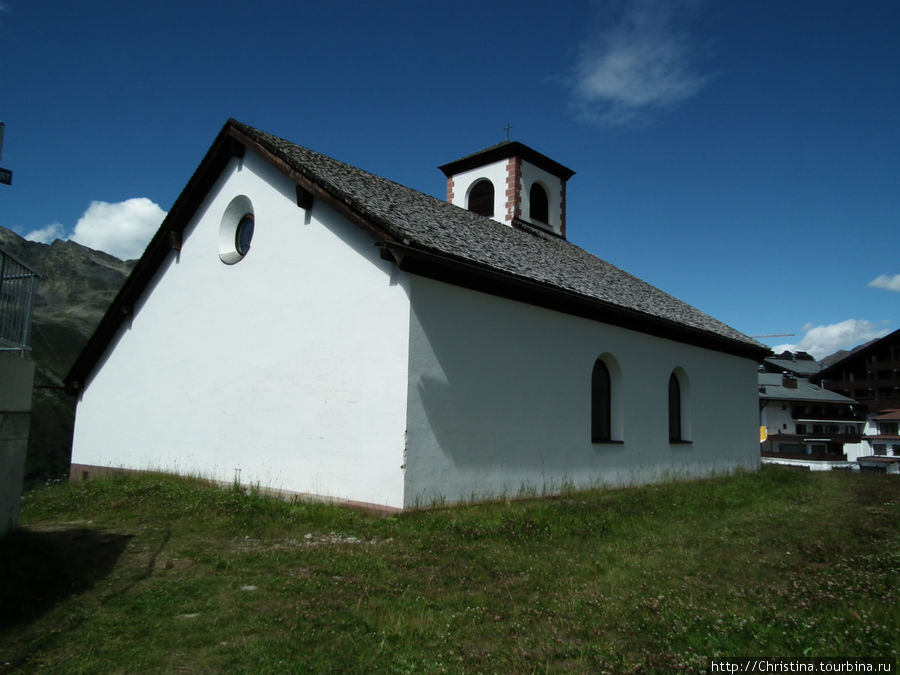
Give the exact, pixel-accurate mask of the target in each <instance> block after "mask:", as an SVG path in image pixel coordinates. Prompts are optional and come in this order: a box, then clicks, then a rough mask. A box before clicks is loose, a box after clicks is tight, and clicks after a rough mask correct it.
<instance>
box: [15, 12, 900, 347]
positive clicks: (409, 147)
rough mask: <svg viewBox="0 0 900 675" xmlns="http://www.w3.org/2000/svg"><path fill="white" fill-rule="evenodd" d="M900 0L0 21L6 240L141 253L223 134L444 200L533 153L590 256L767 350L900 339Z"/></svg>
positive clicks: (573, 235) (58, 15)
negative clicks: (244, 130)
mask: <svg viewBox="0 0 900 675" xmlns="http://www.w3.org/2000/svg"><path fill="white" fill-rule="evenodd" d="M898 35H900V3H898V2H895V1H894V0H884V1H880V2H865V1H863V2H849V1H846V2H831V1H828V0H821V1H811V0H794V1H792V2H784V1H783V0H772V1H767V0H753V1H752V2H751V1H750V0H747V1H744V2H738V1H733V2H721V1H714V0H686V1H683V2H682V1H680V0H670V1H666V2H662V1H651V0H635V1H631V2H613V1H610V2H599V3H595V2H589V1H587V0H570V1H569V2H566V3H560V2H558V0H557V1H555V2H551V1H547V2H543V1H539V2H538V1H531V2H523V1H522V0H519V1H516V2H507V1H497V2H489V1H486V0H480V1H477V2H476V1H472V2H470V1H468V0H462V1H458V2H455V3H423V2H393V1H390V0H388V1H385V2H377V3H376V2H341V1H332V2H328V3H324V2H286V1H284V2H282V1H277V0H256V1H255V2H252V3H249V2H248V3H237V2H228V1H227V0H225V1H223V0H219V1H216V2H207V1H198V2H185V1H184V0H182V1H180V2H169V1H167V0H161V1H159V2H154V3H125V2H120V1H118V0H117V1H114V2H113V1H102V0H97V1H94V2H71V1H70V0H66V1H65V2H63V1H60V0H0V63H2V64H3V65H2V68H0V120H2V121H3V122H5V124H6V132H5V137H4V143H3V148H2V160H0V166H2V167H4V168H7V169H10V170H12V171H13V184H12V186H0V225H2V226H4V227H7V228H10V229H12V230H14V231H16V232H18V233H19V234H21V235H23V236H29V237H30V238H32V239H35V240H41V241H51V240H52V239H53V238H54V237H59V238H70V237H71V238H73V239H75V240H76V241H80V242H81V243H84V244H85V245H89V246H92V247H94V248H99V249H102V250H106V251H108V252H111V253H113V254H117V255H120V256H124V257H133V256H135V255H136V253H135V252H138V253H139V252H140V250H142V246H143V244H144V243H146V241H148V240H149V236H150V235H151V234H152V231H153V230H154V229H155V228H156V226H157V225H158V224H159V222H160V220H161V218H162V217H163V216H164V213H165V211H166V210H168V208H169V207H170V206H171V205H172V203H173V202H174V200H175V199H176V197H177V196H178V193H179V192H180V190H181V189H182V187H183V186H184V184H185V183H186V181H187V179H188V178H189V177H190V175H191V173H192V172H193V170H194V168H195V167H196V165H197V164H198V162H199V161H200V160H201V158H202V157H203V154H204V153H205V151H206V149H207V148H208V146H209V144H210V143H211V141H212V140H213V138H214V137H215V135H216V133H217V132H218V130H219V129H220V128H221V126H222V124H223V123H224V122H225V120H226V119H227V118H228V117H235V118H237V119H239V120H241V121H243V122H246V123H248V124H251V125H253V126H256V127H259V128H261V129H264V130H266V131H269V132H271V133H274V134H277V135H280V136H283V137H285V138H288V139H290V140H292V141H294V142H296V143H299V144H301V145H305V146H307V147H310V148H312V149H314V150H317V151H320V152H324V153H326V154H329V155H331V156H333V157H336V158H337V159H340V160H343V161H346V162H349V163H351V164H354V165H356V166H359V167H361V168H364V169H367V170H369V171H373V172H375V173H377V174H380V175H383V176H385V177H387V178H390V179H392V180H395V181H397V182H400V183H403V184H405V185H409V186H410V187H413V188H416V189H418V190H421V191H423V192H426V193H429V194H432V195H435V196H437V197H441V198H443V196H444V193H445V186H444V177H443V175H442V174H441V172H440V171H438V170H437V168H436V167H437V166H438V165H439V164H443V163H445V162H448V161H450V160H453V159H456V158H458V157H461V156H463V155H466V154H469V153H471V152H474V151H476V150H479V149H481V148H484V147H486V146H489V145H492V144H494V143H496V142H498V141H501V140H503V139H504V138H505V132H504V126H505V125H506V124H507V123H509V124H511V125H512V129H511V132H510V137H511V138H512V139H513V140H518V141H521V142H523V143H525V144H527V145H530V146H531V147H533V148H535V149H536V150H538V151H540V152H543V153H544V154H546V155H548V156H550V157H552V158H553V159H555V160H557V161H559V162H561V163H562V164H565V165H566V166H568V167H570V168H571V169H573V170H574V171H575V172H576V174H575V176H574V177H573V178H572V179H571V180H570V181H569V185H568V195H567V196H568V215H567V221H568V235H569V239H570V240H571V241H573V242H574V243H576V244H578V245H580V246H582V247H584V248H586V249H587V250H589V251H591V252H592V253H594V254H595V255H597V256H599V257H601V258H604V259H606V260H608V261H610V262H612V263H613V264H615V265H618V266H619V267H622V268H623V269H625V270H627V271H628V272H631V273H632V274H635V275H636V276H639V277H641V278H643V279H645V280H646V281H648V282H650V283H652V284H654V285H655V286H658V287H659V288H662V289H663V290H665V291H667V292H669V293H671V294H673V295H675V296H677V297H679V298H681V299H682V300H685V301H687V302H689V303H691V304H692V305H694V306H696V307H698V308H699V309H701V310H703V311H705V312H707V313H708V314H711V315H712V316H715V317H716V318H718V319H721V320H723V321H725V322H726V323H728V324H730V325H732V326H734V327H735V328H737V329H738V330H741V331H743V332H744V333H747V334H749V335H754V336H759V335H768V334H773V333H793V334H794V335H793V336H789V337H781V338H770V339H768V338H766V339H762V341H763V342H765V343H766V344H769V345H771V346H780V345H782V344H786V343H789V344H793V345H797V346H799V347H800V348H805V349H807V350H809V351H811V352H812V353H813V354H814V355H815V356H818V357H822V356H825V355H827V354H828V353H831V352H832V351H834V350H836V349H839V348H850V347H853V346H855V345H856V344H859V343H861V342H863V341H865V340H868V339H871V338H873V337H876V336H879V335H883V334H886V333H887V332H890V331H893V330H896V329H898V328H900V316H898V314H900V312H898V308H900V259H898V258H900V256H898V251H900V40H898V39H897V36H898Z"/></svg>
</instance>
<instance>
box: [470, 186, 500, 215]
mask: <svg viewBox="0 0 900 675" xmlns="http://www.w3.org/2000/svg"><path fill="white" fill-rule="evenodd" d="M466 208H467V209H468V210H469V211H471V212H472V213H477V214H478V215H480V216H487V217H488V218H491V217H493V215H494V184H493V183H492V182H491V181H489V180H488V179H487V178H479V179H478V180H477V181H476V182H475V183H474V184H473V185H472V189H471V190H469V198H468V203H467V204H466Z"/></svg>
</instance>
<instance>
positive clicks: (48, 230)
mask: <svg viewBox="0 0 900 675" xmlns="http://www.w3.org/2000/svg"><path fill="white" fill-rule="evenodd" d="M65 238H66V228H64V227H63V226H62V223H53V224H52V225H47V226H46V227H42V228H40V229H39V230H33V231H31V232H29V233H28V234H26V235H25V239H27V240H28V241H36V242H38V243H39V244H52V243H53V242H54V241H56V240H57V239H65Z"/></svg>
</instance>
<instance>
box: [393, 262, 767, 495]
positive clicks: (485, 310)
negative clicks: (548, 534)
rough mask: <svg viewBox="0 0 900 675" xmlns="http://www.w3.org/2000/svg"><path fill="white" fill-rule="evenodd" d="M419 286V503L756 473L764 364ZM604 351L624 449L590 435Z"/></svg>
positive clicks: (442, 287)
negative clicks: (677, 422)
mask: <svg viewBox="0 0 900 675" xmlns="http://www.w3.org/2000/svg"><path fill="white" fill-rule="evenodd" d="M411 284H412V287H411V299H412V305H413V317H412V320H411V325H410V331H411V337H410V369H409V397H408V398H409V437H408V445H409V447H408V460H407V472H406V485H407V495H406V505H407V506H413V505H416V504H429V503H434V502H441V501H444V500H446V501H448V502H454V501H460V500H469V499H480V498H485V497H492V496H501V495H506V496H516V495H519V494H532V493H538V494H540V493H542V492H555V491H558V490H560V489H561V488H563V487H565V486H568V485H572V486H576V487H590V486H595V485H624V484H633V483H641V482H647V481H654V480H661V479H665V478H669V477H672V478H686V477H693V476H706V475H710V474H711V473H715V472H727V471H731V470H734V469H736V468H747V469H755V468H757V467H758V465H759V440H758V417H757V415H758V409H757V387H756V379H757V364H756V362H755V361H752V360H750V359H744V358H740V357H735V356H729V355H727V354H722V353H720V352H714V351H710V350H706V349H702V348H699V347H692V346H689V345H684V344H681V343H678V342H673V341H670V340H665V339H662V338H657V337H653V336H649V335H645V334H643V333H638V332H635V331H630V330H626V329H622V328H617V327H614V326H610V325H606V324H602V323H598V322H595V321H590V320H587V319H581V318H578V317H573V316H569V315H566V314H561V313H558V312H553V311H550V310H546V309H542V308H539V307H534V306H531V305H526V304H523V303H518V302H511V301H508V300H504V299H501V298H497V297H494V296H490V295H487V294H483V293H479V292H476V291H471V290H467V289H463V288H459V287H456V286H451V285H448V284H445V283H441V282H437V281H432V280H429V279H424V278H419V277H412V278H411ZM604 354H609V355H611V356H612V357H613V358H614V359H615V365H616V366H617V368H618V371H619V373H618V374H619V376H620V379H621V382H620V387H619V390H618V391H617V392H614V401H616V403H614V408H615V409H618V410H619V411H620V415H621V440H622V441H623V442H622V443H618V444H613V443H607V444H594V443H592V442H591V436H590V419H591V416H590V394H591V372H592V368H593V365H594V362H595V360H596V359H597V358H598V357H600V356H601V355H604ZM676 369H679V372H683V373H684V374H685V375H686V377H687V382H686V384H687V386H684V385H683V389H686V390H687V391H686V394H685V396H686V398H687V405H686V410H687V415H688V417H689V418H690V420H689V424H688V425H687V426H688V428H689V430H690V431H689V435H690V439H691V443H688V444H670V443H669V441H668V414H667V412H668V382H669V376H670V375H671V373H672V372H673V371H675V370H676ZM614 414H615V413H614ZM613 428H614V432H615V430H616V424H615V423H614V425H613Z"/></svg>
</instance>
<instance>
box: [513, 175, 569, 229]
mask: <svg viewBox="0 0 900 675" xmlns="http://www.w3.org/2000/svg"><path fill="white" fill-rule="evenodd" d="M536 182H537V183H540V184H541V186H542V187H543V188H544V191H545V192H546V193H547V219H548V222H547V223H541V222H540V221H538V220H534V219H533V218H532V217H531V186H532V184H534V183H536ZM519 183H520V185H519V189H520V194H521V195H522V219H523V220H527V221H529V222H531V223H533V224H535V225H537V226H538V227H547V226H548V225H549V227H550V229H551V230H553V231H554V232H556V234H560V233H561V232H562V181H561V180H560V179H559V178H557V177H556V176H554V175H553V174H552V173H549V172H548V171H544V170H543V169H541V168H540V167H537V166H535V165H534V164H531V163H529V162H525V161H523V162H522V175H521V177H520V179H519Z"/></svg>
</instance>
